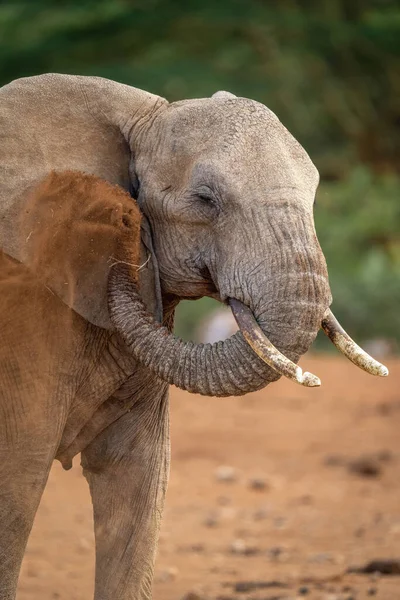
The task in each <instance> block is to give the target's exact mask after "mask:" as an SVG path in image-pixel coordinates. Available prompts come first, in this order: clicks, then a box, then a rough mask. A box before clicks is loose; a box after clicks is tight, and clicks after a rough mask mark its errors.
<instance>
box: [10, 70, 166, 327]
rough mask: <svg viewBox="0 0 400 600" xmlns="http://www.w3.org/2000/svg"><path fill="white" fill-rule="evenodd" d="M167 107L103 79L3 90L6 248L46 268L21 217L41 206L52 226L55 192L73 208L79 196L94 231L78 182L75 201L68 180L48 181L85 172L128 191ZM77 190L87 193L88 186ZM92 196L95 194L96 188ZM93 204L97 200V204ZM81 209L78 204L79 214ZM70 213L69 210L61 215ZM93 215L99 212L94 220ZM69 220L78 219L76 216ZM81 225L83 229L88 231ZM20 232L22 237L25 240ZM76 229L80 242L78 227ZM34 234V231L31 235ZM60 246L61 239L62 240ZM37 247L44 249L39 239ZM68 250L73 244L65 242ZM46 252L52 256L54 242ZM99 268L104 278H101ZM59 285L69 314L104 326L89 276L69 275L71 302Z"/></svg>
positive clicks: (53, 78)
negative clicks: (145, 142) (49, 211)
mask: <svg viewBox="0 0 400 600" xmlns="http://www.w3.org/2000/svg"><path fill="white" fill-rule="evenodd" d="M167 105H168V103H167V101H166V100H164V99H162V98H159V97H158V96H155V95H153V94H150V93H148V92H144V91H142V90H138V89H136V88H133V87H130V86H127V85H122V84H120V83H116V82H113V81H109V80H107V79H102V78H100V77H80V76H72V75H59V74H47V75H41V76H37V77H28V78H24V79H18V80H16V81H13V82H12V83H10V84H8V85H6V86H4V87H3V88H1V89H0V131H1V144H0V172H1V177H0V248H2V250H3V251H4V252H6V253H7V254H9V255H11V256H12V257H13V258H15V259H17V260H19V261H23V262H25V263H28V264H30V265H33V264H36V263H35V261H37V260H39V262H40V261H42V260H43V258H39V259H38V257H37V256H36V255H31V254H30V252H31V251H32V252H33V251H35V252H39V246H40V247H42V246H41V244H42V242H40V244H39V246H38V245H35V246H32V245H30V244H29V243H26V238H27V237H28V236H29V233H30V229H29V227H28V229H29V231H28V230H27V229H25V225H26V223H25V224H23V222H22V221H23V220H22V221H21V213H22V210H23V208H24V207H26V204H27V201H28V199H29V202H31V203H33V204H34V205H35V206H36V209H35V210H36V212H37V211H39V212H37V214H40V220H41V222H42V223H44V222H46V223H47V224H48V225H50V220H49V216H48V215H47V217H46V218H44V217H45V215H44V212H43V211H41V210H39V200H38V199H39V197H40V194H43V198H45V199H46V202H45V204H48V205H51V206H53V203H54V205H55V204H56V203H57V201H58V200H60V196H58V200H56V199H55V197H56V196H55V195H54V189H55V188H53V187H52V186H56V185H60V186H61V188H60V189H63V190H64V192H65V193H66V199H65V202H68V201H72V202H74V198H75V193H77V194H78V196H79V197H80V199H81V202H82V207H81V212H80V218H81V217H82V219H83V222H85V223H86V224H87V227H88V228H89V223H90V222H91V221H90V219H89V220H86V221H85V218H86V217H87V215H86V216H85V214H86V213H85V205H86V203H87V200H86V199H85V198H84V196H83V195H82V194H81V193H80V191H79V190H80V188H79V186H78V180H76V181H75V183H74V186H75V187H73V193H69V192H68V190H69V188H68V185H67V182H66V180H62V181H61V180H58V179H57V177H58V176H56V175H53V176H51V177H50V179H48V180H46V177H47V176H49V174H50V173H51V172H52V171H56V172H58V173H60V172H62V171H79V172H81V173H85V174H88V175H94V176H96V177H98V178H100V179H101V180H104V181H106V182H109V183H110V184H118V185H119V186H121V188H123V189H125V190H129V184H130V179H129V172H128V170H129V162H130V160H131V159H132V155H135V154H136V153H138V152H139V150H140V140H141V139H142V138H141V136H146V131H147V128H149V127H150V126H151V124H152V123H153V122H154V118H153V117H154V115H155V114H156V113H157V112H158V111H162V110H163V109H164V108H166V107H167ZM86 183H87V185H88V182H86ZM71 185H72V184H71ZM79 185H83V183H82V181H81V183H80V184H79ZM83 187H85V186H84V185H83ZM89 187H90V186H89ZM78 188H79V190H78ZM85 189H86V192H87V188H85ZM93 189H97V188H96V185H94V188H93ZM39 191H40V194H39ZM90 198H91V200H93V199H94V196H93V195H91V196H90ZM126 202H128V200H127V198H126ZM77 204H78V203H77V202H74V206H75V208H76V207H77ZM63 205H64V200H63ZM122 205H123V206H125V204H124V203H122ZM65 209H66V206H64V208H63V211H64V210H65ZM92 209H93V205H91V207H90V210H89V212H90V211H91V210H92ZM96 210H97V209H96ZM118 210H119V209H118ZM124 210H125V209H124ZM117 212H118V211H117ZM90 214H91V213H90ZM113 214H114V213H113ZM115 214H117V213H115ZM124 214H125V213H124ZM63 215H64V212H63ZM64 216H65V215H64ZM69 217H71V218H72V212H71V213H69ZM63 218H64V217H63ZM82 219H81V220H78V221H77V223H78V222H79V223H82ZM28 221H29V219H28ZM28 221H27V222H28ZM68 222H69V221H68ZM19 225H21V227H22V229H23V231H24V233H23V235H20V234H21V231H22V230H21V228H20V227H19ZM74 227H75V229H74V231H75V234H76V233H77V231H78V228H77V225H76V226H74ZM32 231H36V228H35V227H32ZM79 231H80V230H79ZM25 234H26V235H25ZM24 236H25V237H24ZM32 236H33V234H32ZM57 239H61V238H60V236H59V233H57ZM29 241H30V239H29V240H28V242H29ZM83 241H84V238H83V236H81V242H83ZM33 242H35V244H37V243H38V238H37V235H36V238H34V240H32V243H33ZM64 242H67V236H65V239H64ZM81 242H80V243H81ZM71 244H72V242H71ZM45 247H46V248H47V249H48V248H50V245H49V239H47V241H46V244H45ZM71 247H72V246H71ZM71 247H70V249H71ZM40 252H41V251H40ZM40 252H39V255H40ZM43 252H44V253H43V254H42V256H45V255H46V256H47V258H50V254H49V252H48V251H46V252H45V251H43ZM107 252H108V250H107V251H105V254H107ZM59 254H60V253H59ZM59 254H58V255H59ZM41 264H42V263H41ZM71 264H73V263H71ZM52 265H53V266H52V268H53V271H52V268H49V271H48V273H47V275H46V278H47V276H48V275H49V274H50V272H53V274H54V275H57V273H56V271H57V269H56V268H55V262H54V261H53V263H52ZM37 267H38V265H37ZM38 268H39V267H38ZM71 268H72V267H71ZM101 268H104V269H105V270H104V271H103V272H101V273H100V271H101ZM40 269H41V267H40ZM40 269H39V270H40ZM93 269H94V267H93ZM95 270H96V272H97V279H98V281H100V280H101V281H102V282H104V280H105V278H106V275H107V272H108V271H107V268H106V263H105V262H104V261H103V262H102V261H100V263H99V265H98V266H97V267H96V269H95ZM84 272H85V268H83V270H82V273H84ZM64 275H65V273H64ZM57 277H58V276H57ZM56 279H57V282H56V283H54V285H53V284H52V283H51V282H50V278H49V279H48V281H49V287H50V288H51V289H56V291H57V294H59V293H60V295H61V298H62V299H63V300H64V301H66V302H68V303H69V302H70V301H71V302H72V305H71V306H73V307H74V308H75V309H76V310H77V311H78V312H79V313H80V314H81V315H82V316H83V317H84V318H85V319H87V320H89V321H90V322H92V323H94V324H99V323H104V322H105V321H104V315H105V313H104V311H105V310H106V308H105V304H104V307H103V308H102V309H101V310H100V307H99V306H98V305H97V301H94V300H93V306H92V304H91V303H90V302H89V298H88V295H87V294H88V290H89V289H93V285H94V283H93V281H94V279H95V277H94V275H93V276H92V279H90V277H89V280H90V281H91V282H92V283H90V284H88V285H86V286H85V285H84V282H85V281H89V280H86V278H85V277H84V276H83V275H80V276H79V277H78V276H75V275H74V276H72V275H71V277H69V278H67V279H68V281H69V283H68V285H71V282H75V283H74V284H73V285H72V287H73V292H71V290H69V291H68V293H67V294H64V293H61V292H60V287H61V279H62V277H58V278H56ZM64 284H65V282H64V283H63V285H64ZM81 290H82V294H81ZM80 295H81V297H80ZM100 317H101V318H100ZM107 320H108V319H106V321H107Z"/></svg>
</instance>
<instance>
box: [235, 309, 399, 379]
mask: <svg viewBox="0 0 400 600" xmlns="http://www.w3.org/2000/svg"><path fill="white" fill-rule="evenodd" d="M229 305H230V307H231V310H232V313H233V316H234V317H235V320H236V323H237V325H238V327H239V329H240V331H241V332H242V334H243V337H244V338H245V340H246V342H247V343H248V344H249V346H250V347H251V348H252V350H254V352H255V353H256V354H257V356H258V357H259V358H261V359H262V360H263V361H264V362H265V363H266V364H267V365H269V366H270V367H271V368H272V369H273V370H274V371H276V372H277V373H279V375H283V376H284V377H287V378H288V379H291V380H292V381H294V382H296V383H299V384H300V385H304V386H306V387H317V386H320V385H321V380H320V379H319V377H317V376H316V375H314V374H313V373H309V372H307V371H305V372H303V371H302V369H301V367H299V366H298V365H296V364H295V363H294V362H292V361H291V360H290V359H289V358H287V357H286V356H285V355H284V354H282V353H281V352H280V351H279V350H278V349H277V348H276V347H275V346H274V345H273V344H272V343H271V342H270V341H269V339H268V337H267V336H266V335H265V334H264V332H263V331H262V329H261V327H260V326H259V325H258V323H257V321H256V319H255V317H254V315H253V313H252V311H251V310H250V308H248V307H247V306H245V305H244V304H243V303H242V302H240V301H239V300H236V299H235V298H230V299H229ZM321 328H322V330H323V331H324V333H325V334H326V335H327V336H328V337H329V339H330V340H331V341H332V343H333V344H334V345H335V346H336V348H338V350H339V351H340V352H341V353H342V354H344V356H346V358H348V359H349V360H351V362H352V363H353V364H355V365H356V366H357V367H360V368H361V369H363V370H364V371H366V372H367V373H370V374H371V375H378V376H380V377H385V376H387V375H388V374H389V371H388V369H387V367H385V366H384V365H382V364H381V363H379V362H378V361H377V360H375V359H374V358H372V357H371V356H369V354H367V353H366V352H365V351H364V350H363V349H362V348H360V346H358V345H357V344H356V343H355V342H354V341H353V340H352V339H351V337H350V336H349V335H348V334H347V333H346V332H345V331H344V329H343V327H342V326H341V325H340V323H339V322H338V321H337V319H336V317H335V316H334V315H333V313H332V311H331V310H330V309H329V308H328V309H327V310H326V312H325V314H324V316H323V318H322V321H321Z"/></svg>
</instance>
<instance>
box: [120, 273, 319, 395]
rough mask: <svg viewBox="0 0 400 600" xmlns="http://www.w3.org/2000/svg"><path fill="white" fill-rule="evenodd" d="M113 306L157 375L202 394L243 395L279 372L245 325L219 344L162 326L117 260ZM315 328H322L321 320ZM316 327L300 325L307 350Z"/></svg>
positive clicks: (130, 342)
mask: <svg viewBox="0 0 400 600" xmlns="http://www.w3.org/2000/svg"><path fill="white" fill-rule="evenodd" d="M300 304H301V303H300ZM109 308H110V315H111V319H112V321H113V323H114V326H115V327H116V329H117V330H118V331H119V333H120V334H121V335H122V337H123V339H124V340H125V342H126V344H127V346H128V348H129V349H130V351H131V352H132V353H133V354H134V356H136V358H137V359H138V360H139V361H140V362H141V363H142V364H144V365H145V366H146V367H148V368H149V369H150V370H151V371H152V372H154V373H155V374H156V375H157V376H158V377H160V378H161V379H163V380H164V381H167V382H168V383H170V384H173V385H176V386H177V387H179V388H182V389H184V390H187V391H189V392H193V393H198V394H203V395H211V396H232V395H235V396H238V395H242V394H246V393H248V392H251V391H255V390H258V389H261V388H263V387H265V386H266V385H267V384H268V383H270V382H272V381H276V380H277V379H279V377H280V375H279V374H278V373H277V372H276V371H275V370H274V369H272V368H271V367H270V366H268V365H267V364H265V362H263V361H262V360H261V359H260V358H259V357H258V356H257V354H256V353H255V352H254V351H253V350H252V348H251V347H250V346H249V345H248V343H247V342H246V340H245V339H244V337H243V335H242V333H241V332H240V331H239V332H237V333H236V334H234V335H233V336H232V337H231V338H229V339H227V340H224V341H220V342H217V343H215V344H194V343H192V342H184V341H183V340H181V339H179V338H177V337H175V336H174V335H172V334H171V333H170V332H169V331H168V330H167V329H166V328H165V327H162V326H159V325H158V324H157V323H156V322H155V320H154V319H153V317H152V316H151V315H149V313H148V312H147V311H146V309H145V307H144V305H143V302H142V300H141V297H140V294H139V292H138V290H137V287H136V285H135V283H134V282H133V280H132V277H131V275H130V269H129V267H128V266H127V265H124V264H118V265H115V266H114V267H113V268H112V270H111V273H110V279H109ZM297 310H298V311H300V312H301V311H302V310H304V307H300V306H298V307H297ZM292 311H293V307H292ZM296 312H297V311H296ZM300 324H301V323H300ZM314 329H316V331H317V330H318V326H317V327H316V328H315V326H314ZM316 331H315V333H313V332H311V333H310V331H308V332H304V330H303V329H302V328H300V335H301V337H302V338H303V340H302V344H300V346H302V348H301V349H302V351H305V350H304V348H303V346H304V337H305V338H306V339H307V342H306V346H307V347H308V346H309V344H310V343H311V341H312V340H310V336H311V337H312V338H313V337H315V335H316ZM292 337H293V335H292ZM296 346H299V340H296V342H295V344H294V347H296ZM302 351H301V352H299V354H297V353H296V352H295V351H293V350H292V351H289V353H290V358H291V359H292V360H298V358H299V355H300V354H301V353H302Z"/></svg>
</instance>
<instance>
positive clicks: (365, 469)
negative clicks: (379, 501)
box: [347, 456, 382, 477]
mask: <svg viewBox="0 0 400 600" xmlns="http://www.w3.org/2000/svg"><path fill="white" fill-rule="evenodd" d="M347 468H348V470H349V471H350V473H354V474H356V475H359V476H360V477H379V476H380V475H381V474H382V466H381V464H380V462H379V461H378V460H377V459H376V458H375V457H374V456H360V457H359V458H355V459H354V460H350V461H349V462H348V465H347Z"/></svg>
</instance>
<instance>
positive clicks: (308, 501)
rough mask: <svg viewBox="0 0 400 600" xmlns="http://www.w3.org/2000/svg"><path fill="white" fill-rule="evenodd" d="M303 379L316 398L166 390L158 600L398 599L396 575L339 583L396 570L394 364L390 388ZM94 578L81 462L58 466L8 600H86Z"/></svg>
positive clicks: (329, 371) (356, 375)
mask: <svg viewBox="0 0 400 600" xmlns="http://www.w3.org/2000/svg"><path fill="white" fill-rule="evenodd" d="M302 366H303V367H305V368H308V369H309V370H312V371H313V372H315V373H316V374H318V375H319V376H320V377H321V379H322V382H323V386H322V388H320V389H319V390H310V389H308V390H307V389H303V388H301V387H299V386H296V385H294V384H293V383H290V382H288V381H280V382H279V383H276V384H273V385H272V386H270V387H269V388H267V389H266V390H264V391H263V392H258V393H255V394H252V395H249V396H246V397H244V398H227V399H211V398H210V399H209V398H201V397H196V396H190V395H189V394H186V393H183V392H180V391H178V390H176V389H173V390H172V393H171V405H172V406H171V421H172V469H171V481H170V486H169V491H168V495H167V504H166V510H165V517H164V523H163V528H162V534H161V539H160V546H159V553H158V560H157V566H156V581H155V585H154V598H155V600H182V599H183V598H186V599H187V600H189V599H190V600H199V599H201V600H203V598H204V599H207V600H216V599H218V600H250V599H251V600H258V599H260V600H261V599H262V600H272V599H274V600H277V599H278V598H279V599H281V600H289V599H293V598H296V597H297V598H301V597H307V598H311V599H314V598H315V599H317V598H318V599H321V600H322V599H323V600H339V599H340V600H342V599H343V600H350V599H357V600H360V599H363V598H369V597H376V598H378V599H379V600H383V599H385V600H396V599H398V598H400V576H399V575H398V576H395V575H387V576H384V575H382V576H379V575H378V574H375V575H368V574H354V573H346V571H347V570H348V569H349V568H351V567H354V566H362V565H365V564H366V563H367V562H368V561H370V560H372V559H380V558H384V559H387V558H390V559H397V558H400V493H399V492H400V436H399V434H398V432H399V420H400V389H399V383H400V361H394V360H392V361H388V366H389V368H390V369H391V376H390V377H389V378H387V379H378V378H373V377H371V376H368V375H366V374H364V373H362V372H361V371H359V370H358V369H356V368H355V367H353V366H352V365H351V364H350V363H348V362H347V361H345V359H343V358H340V357H338V358H335V359H331V358H329V359H328V358H308V359H305V360H303V362H302ZM223 466H226V467H230V468H229V469H228V468H227V469H223V468H221V467H223ZM93 569H94V559H93V535H92V515H91V505H90V499H89V494H88V490H87V487H86V482H85V480H84V479H83V477H82V475H81V472H80V467H79V460H76V461H75V465H74V468H73V470H72V471H69V472H64V471H63V470H62V469H61V467H60V466H59V465H58V464H55V465H54V468H53V470H52V473H51V476H50V479H49V482H48V486H47V489H46V492H45V494H44V497H43V500H42V503H41V506H40V509H39V512H38V515H37V519H36V523H35V526H34V530H33V532H32V535H31V538H30V542H29V546H28V549H27V552H26V557H25V561H24V564H23V568H22V573H21V578H20V587H19V595H18V600H39V599H40V600H54V599H60V600H89V599H90V598H91V597H92V590H93ZM246 582H247V584H246ZM274 582H275V583H276V584H280V585H276V586H273V585H271V583H274ZM240 590H242V591H240ZM190 592H191V593H192V595H191V596H190V594H189V593H190Z"/></svg>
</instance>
